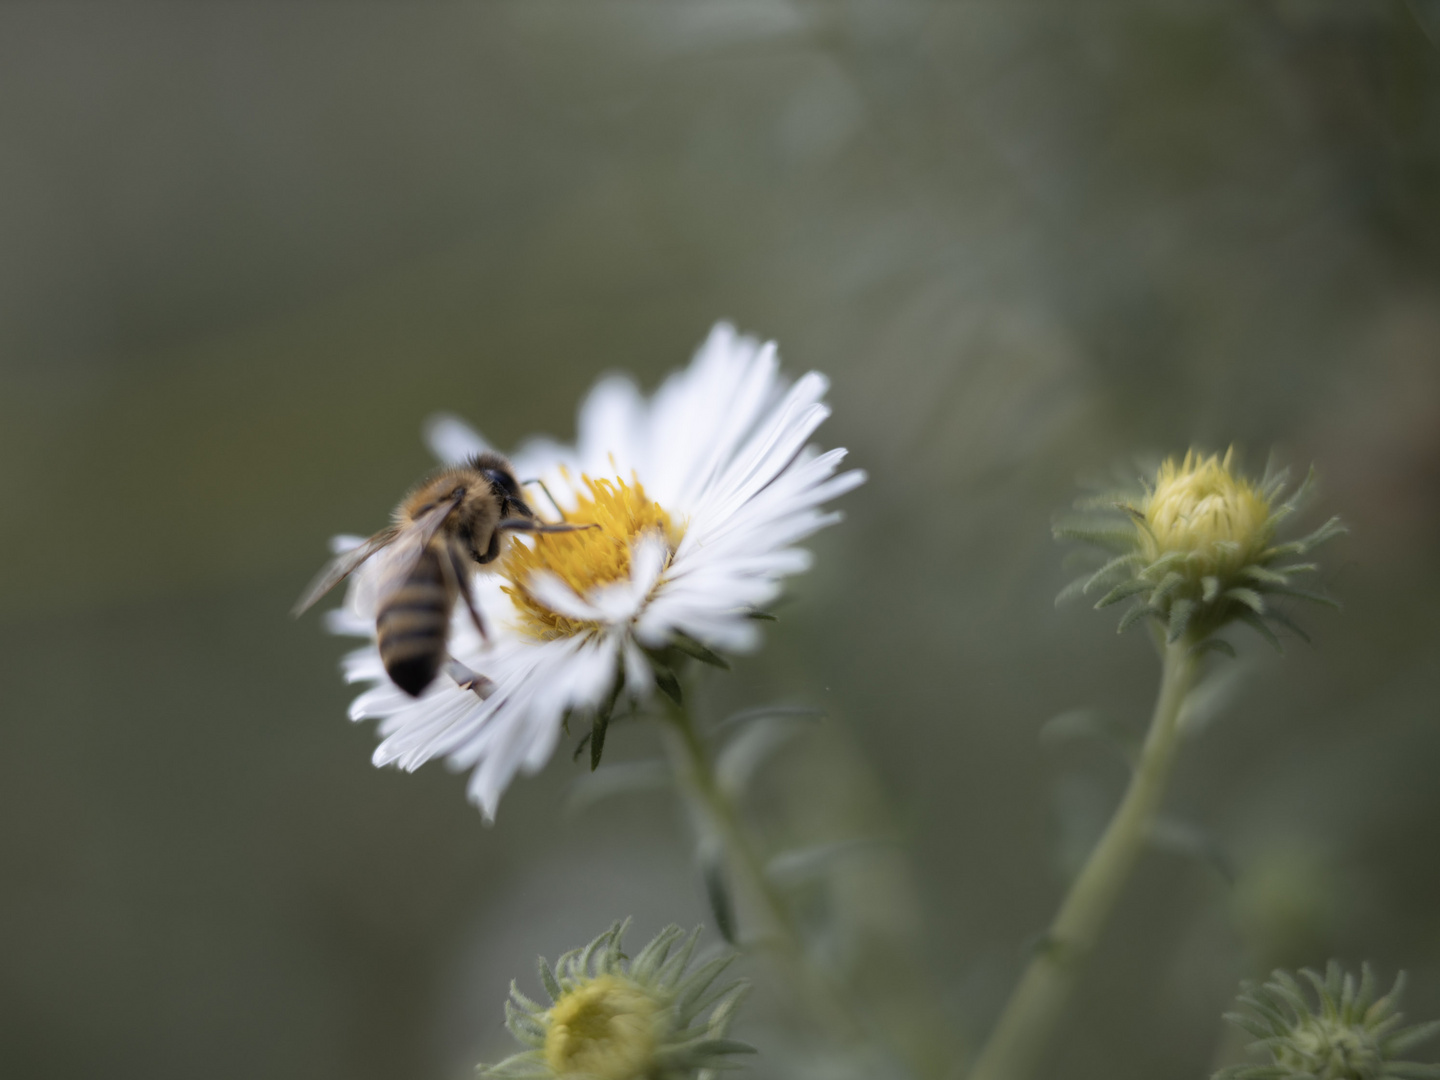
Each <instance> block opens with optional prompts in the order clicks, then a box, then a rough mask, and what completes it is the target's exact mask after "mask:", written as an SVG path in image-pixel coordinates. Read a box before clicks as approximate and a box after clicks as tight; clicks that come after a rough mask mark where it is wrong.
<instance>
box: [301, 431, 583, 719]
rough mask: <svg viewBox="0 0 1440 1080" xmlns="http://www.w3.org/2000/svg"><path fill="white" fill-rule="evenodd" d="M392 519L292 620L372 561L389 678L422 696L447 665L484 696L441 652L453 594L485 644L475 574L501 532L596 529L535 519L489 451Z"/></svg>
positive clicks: (346, 558) (342, 558) (315, 588)
mask: <svg viewBox="0 0 1440 1080" xmlns="http://www.w3.org/2000/svg"><path fill="white" fill-rule="evenodd" d="M552 501H553V500H552ZM557 509H558V507H557ZM392 516H393V519H394V520H393V523H392V524H391V525H390V526H388V527H387V528H384V529H381V530H380V531H379V532H377V533H376V534H375V535H374V536H372V537H370V538H369V539H368V540H366V541H365V542H364V543H362V544H360V545H359V546H358V547H356V548H353V549H352V550H350V551H347V552H344V553H343V554H341V555H338V556H337V557H336V558H334V559H333V560H331V561H330V563H328V564H327V565H326V566H325V568H324V569H323V570H321V571H320V574H319V575H318V576H317V577H316V578H315V580H314V581H313V582H312V583H311V584H310V587H309V588H308V589H306V590H305V593H304V595H302V596H301V597H300V599H299V601H298V602H297V603H296V604H295V608H294V610H293V612H292V614H294V615H295V616H296V617H297V618H298V617H299V616H300V615H301V614H303V613H304V612H305V611H306V610H308V609H309V608H310V607H311V606H312V605H314V603H315V602H316V601H317V600H319V599H320V598H321V597H322V596H324V595H325V594H326V593H327V592H329V591H330V590H331V589H333V588H334V587H335V586H336V585H338V584H340V582H342V581H344V580H345V579H346V578H347V577H349V576H350V575H351V574H352V573H354V572H355V571H356V570H357V569H359V568H360V566H361V565H362V564H364V563H365V562H366V561H367V560H369V559H371V558H377V559H379V560H381V561H380V563H379V565H378V572H377V573H376V574H375V579H374V580H375V635H376V638H377V644H378V646H379V649H380V660H381V662H382V663H384V665H385V671H386V674H388V675H389V676H390V679H391V681H392V682H394V683H395V685H396V686H398V687H400V689H401V690H404V691H405V692H406V693H407V694H409V695H411V696H412V697H419V696H420V695H421V694H422V693H424V691H425V688H426V687H428V686H429V685H430V684H431V683H432V682H433V681H434V680H435V676H436V675H438V674H439V673H440V670H441V668H445V669H446V670H447V671H448V672H449V674H450V675H451V677H452V678H454V679H455V681H456V682H457V683H459V684H460V685H461V686H463V687H466V688H467V689H471V690H474V691H475V692H476V693H477V694H480V695H481V696H482V697H483V696H486V690H487V688H489V686H490V683H489V680H488V679H486V678H485V677H484V676H482V675H477V674H476V673H475V672H473V671H471V670H470V669H468V668H466V667H465V666H464V665H463V664H461V663H460V662H459V661H457V660H455V659H454V658H453V657H451V656H450V655H449V653H448V652H447V649H446V646H447V644H448V639H449V632H450V615H451V612H452V611H453V610H454V608H455V601H456V599H457V598H458V599H460V600H463V601H464V603H465V607H466V609H467V610H468V611H469V613H470V619H471V621H472V622H473V623H474V624H475V629H476V630H478V631H479V633H480V637H481V639H482V640H488V639H489V635H488V633H487V632H486V629H485V620H484V618H483V617H482V616H481V614H480V609H479V608H478V607H477V606H476V604H475V594H474V590H473V589H472V588H471V582H470V578H471V574H472V573H473V572H474V570H475V568H476V567H477V566H485V565H487V564H489V563H493V562H494V561H495V560H496V559H498V558H499V557H500V554H501V552H502V551H503V550H504V542H505V538H506V534H507V533H515V532H528V533H558V532H571V531H573V530H575V529H586V528H592V527H593V526H590V525H571V524H569V523H562V524H549V523H546V522H543V521H541V520H540V519H539V518H538V517H537V516H536V514H535V511H534V510H532V509H530V506H529V505H528V504H527V503H526V502H525V499H524V497H523V496H522V495H521V493H520V484H519V483H518V482H517V481H516V479H515V471H514V469H512V468H511V466H510V462H509V461H507V460H506V459H505V458H504V457H502V456H501V455H499V454H496V453H493V452H490V451H486V452H485V453H483V454H477V455H476V456H475V457H473V458H471V459H470V460H469V461H467V462H466V463H465V464H463V465H457V466H453V467H450V468H445V469H441V470H439V471H438V472H436V473H434V474H432V475H431V476H429V477H427V478H426V479H424V480H422V481H421V482H420V484H419V486H417V487H416V488H415V489H414V490H413V491H411V492H410V494H408V495H406V496H405V498H404V499H403V500H401V502H400V505H399V506H397V507H396V508H395V513H394V514H393V515H392Z"/></svg>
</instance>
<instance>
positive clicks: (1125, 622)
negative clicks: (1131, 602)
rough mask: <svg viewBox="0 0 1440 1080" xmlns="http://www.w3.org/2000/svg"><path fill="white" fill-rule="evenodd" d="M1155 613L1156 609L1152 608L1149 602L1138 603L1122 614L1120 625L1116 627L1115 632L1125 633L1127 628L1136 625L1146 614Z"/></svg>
mask: <svg viewBox="0 0 1440 1080" xmlns="http://www.w3.org/2000/svg"><path fill="white" fill-rule="evenodd" d="M1154 614H1155V609H1154V608H1152V607H1151V606H1150V605H1149V604H1145V603H1140V604H1136V605H1135V606H1134V607H1132V608H1131V609H1130V610H1129V611H1127V612H1125V614H1124V615H1121V616H1120V625H1119V626H1117V627H1116V628H1115V632H1116V633H1117V634H1123V633H1124V632H1125V631H1126V630H1129V629H1130V627H1132V626H1134V625H1135V624H1136V623H1137V622H1139V621H1140V620H1141V619H1143V618H1144V617H1145V616H1146V615H1154Z"/></svg>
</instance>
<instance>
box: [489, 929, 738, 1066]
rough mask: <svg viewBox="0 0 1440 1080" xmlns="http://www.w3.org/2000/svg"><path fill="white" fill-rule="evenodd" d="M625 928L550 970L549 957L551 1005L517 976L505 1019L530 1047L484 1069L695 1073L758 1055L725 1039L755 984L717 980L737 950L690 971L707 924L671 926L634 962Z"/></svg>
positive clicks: (546, 982)
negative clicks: (625, 946)
mask: <svg viewBox="0 0 1440 1080" xmlns="http://www.w3.org/2000/svg"><path fill="white" fill-rule="evenodd" d="M628 926H629V920H626V921H625V922H623V923H616V924H615V925H613V926H612V927H611V928H610V929H609V930H607V931H605V932H604V933H603V934H601V935H600V936H599V937H597V938H596V939H595V940H594V941H592V942H590V944H589V945H587V946H585V948H583V949H576V950H574V951H573V952H568V953H566V954H565V955H564V956H562V957H561V958H560V960H559V961H558V962H557V963H556V965H555V967H554V968H553V969H552V968H551V967H550V965H549V964H548V963H546V962H545V960H543V959H542V960H541V961H540V981H541V983H542V984H543V986H544V987H545V993H546V995H547V996H548V997H549V998H550V1004H548V1005H546V1004H542V1003H540V1002H537V1001H534V1000H532V999H531V998H529V997H527V996H526V995H525V994H523V993H521V992H520V990H519V988H518V987H516V986H515V984H514V983H513V982H512V983H511V984H510V1000H509V1001H507V1002H506V1003H505V1026H506V1027H507V1028H508V1029H509V1030H510V1033H511V1034H512V1035H514V1036H515V1038H516V1039H517V1040H518V1041H519V1042H520V1043H521V1044H522V1045H524V1046H525V1047H527V1049H525V1050H522V1051H521V1052H520V1053H518V1054H515V1055H514V1056H512V1057H509V1058H506V1059H505V1060H504V1061H502V1062H500V1063H499V1064H498V1065H493V1066H489V1067H486V1066H481V1067H480V1070H479V1075H480V1076H481V1077H487V1078H494V1080H560V1078H563V1077H574V1078H576V1080H580V1078H584V1080H642V1078H643V1080H689V1078H691V1077H695V1076H697V1075H698V1076H701V1077H706V1076H710V1075H712V1071H713V1070H716V1069H723V1068H734V1065H733V1063H732V1059H733V1058H734V1056H735V1055H736V1054H749V1053H754V1048H753V1047H751V1046H749V1045H748V1044H746V1043H742V1042H737V1041H736V1040H734V1039H729V1038H726V1032H727V1031H728V1030H729V1028H730V1024H731V1022H732V1021H733V1020H734V1018H735V1012H736V1010H737V1009H738V1008H739V1007H740V1002H741V1001H742V1000H743V999H744V997H745V994H746V992H747V990H748V985H747V984H746V983H744V982H734V983H728V984H720V985H717V980H719V978H720V975H721V974H722V973H723V972H724V970H725V968H726V967H728V966H729V964H730V962H731V960H733V959H734V957H733V955H722V956H718V957H716V958H714V959H712V960H710V961H708V962H706V963H702V964H699V965H698V966H696V967H695V968H694V969H693V970H688V971H687V968H688V967H689V964H690V959H691V956H692V954H693V953H694V951H695V943H696V941H697V939H698V938H699V934H700V931H699V930H698V929H696V930H694V931H692V932H691V933H689V934H686V933H685V932H684V931H683V930H681V929H680V928H679V927H678V926H670V927H666V928H665V929H664V930H662V931H660V933H659V934H658V935H656V937H655V939H654V940H653V941H651V942H650V943H649V944H648V945H646V946H645V947H644V948H643V949H641V950H640V952H639V953H638V954H636V956H635V958H634V959H633V960H630V959H627V958H626V956H625V954H624V953H623V952H621V939H622V938H623V937H624V935H625V930H626V928H627V927H628ZM707 1014H708V1015H707Z"/></svg>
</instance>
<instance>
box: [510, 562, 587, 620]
mask: <svg viewBox="0 0 1440 1080" xmlns="http://www.w3.org/2000/svg"><path fill="white" fill-rule="evenodd" d="M525 588H526V590H527V591H528V592H529V593H530V595H531V596H533V597H534V598H535V599H536V600H537V601H539V602H540V603H541V604H543V605H544V606H545V607H547V608H549V609H550V610H551V611H553V612H555V614H557V615H563V616H564V617H565V618H567V619H583V620H586V621H594V620H596V619H601V618H603V617H604V613H603V612H602V611H600V609H598V608H597V607H596V606H595V605H594V604H592V603H590V602H589V601H588V600H586V599H585V598H584V597H581V596H579V595H578V594H576V592H575V590H574V589H572V588H571V587H570V586H569V585H567V584H566V583H565V582H564V581H563V580H562V579H561V578H560V577H559V576H558V575H556V574H552V573H551V572H550V571H549V570H536V571H535V572H534V573H532V574H531V575H530V577H529V579H528V580H527V581H526V582H525Z"/></svg>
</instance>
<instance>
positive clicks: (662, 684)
mask: <svg viewBox="0 0 1440 1080" xmlns="http://www.w3.org/2000/svg"><path fill="white" fill-rule="evenodd" d="M651 666H652V667H654V669H655V685H656V686H658V687H659V688H660V690H661V692H662V693H663V694H664V695H665V696H666V697H668V698H669V699H670V700H671V701H673V702H674V703H675V704H676V705H683V704H685V702H684V700H683V698H682V695H681V691H680V680H679V679H677V678H676V677H675V672H673V671H671V670H670V669H669V668H668V667H664V666H663V665H661V664H658V663H656V662H655V661H654V660H653V659H652V660H651Z"/></svg>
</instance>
